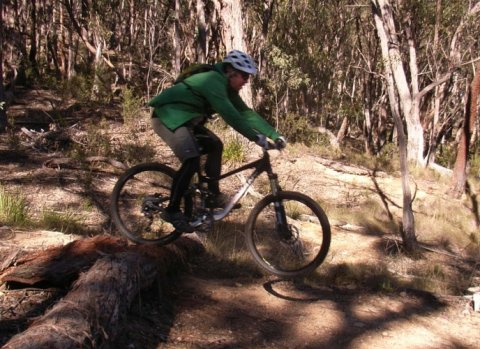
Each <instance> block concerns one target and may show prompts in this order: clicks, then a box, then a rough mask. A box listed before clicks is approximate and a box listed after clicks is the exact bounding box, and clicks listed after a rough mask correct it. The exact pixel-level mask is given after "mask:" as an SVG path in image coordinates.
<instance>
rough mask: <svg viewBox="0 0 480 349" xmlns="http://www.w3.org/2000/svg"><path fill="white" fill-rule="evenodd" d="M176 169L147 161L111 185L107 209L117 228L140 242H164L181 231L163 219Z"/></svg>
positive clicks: (131, 238) (170, 239)
mask: <svg viewBox="0 0 480 349" xmlns="http://www.w3.org/2000/svg"><path fill="white" fill-rule="evenodd" d="M174 174H175V171H174V170H173V169H172V168H170V167H168V166H166V165H163V164H159V163H147V164H140V165H137V166H134V167H132V168H130V169H129V170H127V171H126V172H125V173H124V174H123V175H122V176H121V177H120V178H119V179H118V181H117V183H116V184H115V187H114V188H113V192H112V196H111V202H110V211H111V214H112V221H113V223H114V224H115V226H116V227H117V229H118V230H119V231H120V232H121V233H122V234H123V235H125V236H126V237H127V238H129V239H130V240H132V241H134V242H137V243H142V244H160V245H163V244H167V243H169V242H171V241H173V240H175V239H176V238H178V237H179V236H180V235H181V233H180V232H178V231H177V230H175V228H174V227H173V226H172V225H171V224H170V223H168V222H166V221H165V220H163V219H162V217H161V214H162V212H163V211H164V210H165V208H166V207H167V205H168V202H169V197H170V187H171V185H172V178H173V175H174Z"/></svg>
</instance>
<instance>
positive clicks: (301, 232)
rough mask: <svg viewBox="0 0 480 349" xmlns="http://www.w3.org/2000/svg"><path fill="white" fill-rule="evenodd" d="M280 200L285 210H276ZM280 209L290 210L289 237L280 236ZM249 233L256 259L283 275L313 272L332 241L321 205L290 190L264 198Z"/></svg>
mask: <svg viewBox="0 0 480 349" xmlns="http://www.w3.org/2000/svg"><path fill="white" fill-rule="evenodd" d="M276 203H277V205H278V203H282V204H283V209H284V211H283V209H282V210H278V209H277V210H276V209H275V204H276ZM277 207H278V206H277ZM276 212H286V217H284V218H285V219H286V220H287V223H288V229H287V230H288V233H289V234H291V235H290V238H289V239H286V238H282V237H281V236H280V234H281V233H280V232H279V231H278V230H279V227H276V222H277V221H278V220H277V219H276V218H275V215H276V214H277V213H276ZM245 235H246V242H247V247H248V249H249V251H250V253H251V254H252V255H253V257H254V260H255V262H256V263H257V264H258V265H259V266H260V267H261V268H263V269H264V270H265V271H267V272H269V273H271V274H274V275H276V276H279V277H282V278H295V277H300V276H305V275H307V274H309V273H312V272H313V271H314V270H315V269H316V268H318V266H320V264H321V263H322V262H323V261H324V260H325V257H326V256H327V253H328V250H329V248H330V241H331V230H330V223H329V222H328V218H327V215H326V214H325V212H324V211H323V209H322V208H321V207H320V205H319V204H318V203H317V202H315V201H314V200H313V199H311V198H310V197H308V196H306V195H304V194H301V193H298V192H290V191H281V192H279V193H278V194H277V195H273V194H270V195H267V196H266V197H264V198H263V199H262V200H260V201H259V202H258V203H257V204H256V205H255V206H254V208H253V209H252V211H251V213H250V215H249V217H248V220H247V223H246V226H245Z"/></svg>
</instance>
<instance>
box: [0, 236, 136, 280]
mask: <svg viewBox="0 0 480 349" xmlns="http://www.w3.org/2000/svg"><path fill="white" fill-rule="evenodd" d="M127 248H128V243H127V241H126V240H125V239H120V238H115V237H112V236H107V235H100V236H96V237H93V238H89V239H80V240H75V241H72V242H70V243H68V244H67V245H65V246H55V247H50V248H48V249H45V250H39V251H36V252H33V253H30V254H27V255H24V256H22V257H20V258H18V259H17V260H16V261H15V264H14V265H11V266H9V267H7V268H6V269H5V270H4V271H3V273H2V274H0V280H1V281H2V282H10V283H13V282H15V283H19V284H24V285H29V286H32V285H35V284H39V283H48V284H51V285H53V286H59V287H63V286H65V285H68V284H70V283H71V282H72V281H73V280H74V279H76V278H77V276H78V274H79V273H80V272H82V271H85V270H87V269H88V268H90V267H91V266H92V265H93V264H94V263H95V261H96V260H97V259H98V258H100V257H101V256H104V255H105V254H113V253H118V252H124V251H126V250H127Z"/></svg>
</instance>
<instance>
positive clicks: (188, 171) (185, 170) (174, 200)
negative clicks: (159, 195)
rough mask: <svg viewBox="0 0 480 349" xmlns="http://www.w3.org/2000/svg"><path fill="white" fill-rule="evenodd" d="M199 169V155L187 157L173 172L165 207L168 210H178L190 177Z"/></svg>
mask: <svg viewBox="0 0 480 349" xmlns="http://www.w3.org/2000/svg"><path fill="white" fill-rule="evenodd" d="M199 170H200V157H199V156H197V157H194V158H190V159H187V160H185V161H184V162H183V164H182V166H181V167H180V169H179V170H178V171H177V172H176V173H175V176H174V177H173V182H172V188H171V192H170V202H169V205H168V207H167V210H168V211H169V212H178V211H180V203H181V201H182V198H183V195H184V194H185V192H186V191H187V189H188V186H189V185H190V182H191V180H192V177H193V176H194V175H195V173H197V172H198V171H199Z"/></svg>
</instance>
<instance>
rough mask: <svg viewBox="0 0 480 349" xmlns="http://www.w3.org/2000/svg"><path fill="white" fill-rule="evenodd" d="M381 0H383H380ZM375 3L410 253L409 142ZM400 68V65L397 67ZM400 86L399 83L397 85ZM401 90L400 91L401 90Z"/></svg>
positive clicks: (412, 247) (413, 240)
mask: <svg viewBox="0 0 480 349" xmlns="http://www.w3.org/2000/svg"><path fill="white" fill-rule="evenodd" d="M378 2H381V1H378ZM372 5H373V16H374V20H375V27H376V29H377V34H378V36H379V39H380V46H381V50H382V55H383V59H384V61H385V63H384V65H385V67H384V69H385V76H386V80H387V92H388V100H389V103H390V110H391V112H392V114H393V119H394V122H395V128H396V130H397V137H398V146H399V151H400V171H401V174H402V191H403V216H402V227H401V229H400V233H401V236H402V241H403V244H404V247H405V250H406V251H407V252H409V253H412V252H414V251H415V250H416V248H417V238H416V234H415V219H414V216H413V209H412V194H411V191H410V179H409V173H408V161H407V142H406V137H405V131H404V128H403V122H402V118H401V116H400V110H399V108H398V105H399V101H398V99H397V94H396V92H397V91H398V90H396V89H395V82H394V71H393V70H394V69H395V65H392V63H391V59H392V57H391V56H390V55H389V46H388V45H389V41H388V35H387V32H386V29H385V27H384V24H383V23H382V19H381V17H380V16H381V13H380V12H379V11H378V4H377V1H373V2H372ZM397 68H398V67H397ZM397 88H398V85H397ZM399 92H400V91H399Z"/></svg>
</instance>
